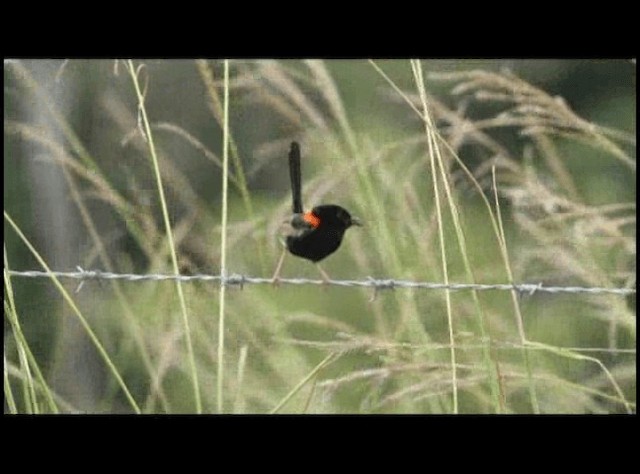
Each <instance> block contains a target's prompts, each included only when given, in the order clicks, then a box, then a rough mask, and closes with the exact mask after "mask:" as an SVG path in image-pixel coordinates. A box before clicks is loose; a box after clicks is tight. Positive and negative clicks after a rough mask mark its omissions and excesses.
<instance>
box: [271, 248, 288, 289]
mask: <svg viewBox="0 0 640 474" xmlns="http://www.w3.org/2000/svg"><path fill="white" fill-rule="evenodd" d="M286 254H287V249H282V255H280V260H278V265H277V266H276V271H275V272H273V277H272V278H271V284H272V285H273V286H278V284H279V283H280V270H281V269H282V264H283V263H284V256H285V255H286Z"/></svg>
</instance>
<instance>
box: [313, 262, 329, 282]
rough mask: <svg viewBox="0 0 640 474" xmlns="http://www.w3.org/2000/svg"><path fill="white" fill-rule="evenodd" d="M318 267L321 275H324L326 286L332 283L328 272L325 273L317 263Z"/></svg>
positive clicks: (323, 280)
mask: <svg viewBox="0 0 640 474" xmlns="http://www.w3.org/2000/svg"><path fill="white" fill-rule="evenodd" d="M316 267H318V271H319V272H320V275H322V283H323V284H324V285H325V286H326V285H328V284H329V281H331V278H330V277H329V275H328V274H327V272H325V271H324V270H323V269H322V267H321V266H320V264H319V263H316Z"/></svg>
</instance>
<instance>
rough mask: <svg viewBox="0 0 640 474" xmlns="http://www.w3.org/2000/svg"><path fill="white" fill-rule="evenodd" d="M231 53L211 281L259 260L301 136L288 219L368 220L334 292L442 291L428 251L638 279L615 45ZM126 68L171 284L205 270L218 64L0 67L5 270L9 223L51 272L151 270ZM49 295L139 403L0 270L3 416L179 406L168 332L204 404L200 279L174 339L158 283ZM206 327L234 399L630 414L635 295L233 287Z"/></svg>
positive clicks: (493, 278) (322, 408)
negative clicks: (463, 56) (351, 282)
mask: <svg viewBox="0 0 640 474" xmlns="http://www.w3.org/2000/svg"><path fill="white" fill-rule="evenodd" d="M131 68H133V69H131ZM229 68H230V79H229V84H228V92H229V130H230V134H229V143H230V147H229V150H230V172H229V227H228V229H227V238H228V242H227V245H228V249H227V256H226V262H227V268H228V272H229V273H230V274H232V273H237V274H243V275H248V276H261V277H267V278H268V277H270V276H271V275H272V273H273V270H274V268H275V265H276V262H277V260H278V257H279V255H280V252H281V244H280V243H279V235H280V227H281V224H282V222H283V221H284V220H285V219H286V218H287V217H288V215H289V212H290V206H291V202H290V199H291V198H290V183H289V176H288V168H287V153H288V149H289V144H290V142H291V141H292V140H296V141H299V142H300V143H301V147H302V157H303V161H302V173H303V198H304V199H303V202H304V203H305V207H308V208H311V207H312V206H314V205H316V204H320V203H336V204H340V205H342V206H344V207H346V208H347V209H349V211H350V212H351V213H352V214H353V215H356V216H358V217H359V218H360V219H362V220H363V221H364V222H365V226H364V227H363V228H355V229H350V230H349V231H348V232H347V234H346V236H345V241H344V242H343V244H342V247H341V248H340V249H339V250H338V251H337V252H336V253H335V254H334V255H332V256H331V257H329V258H328V259H327V260H326V261H325V262H323V268H324V269H325V270H326V271H327V272H328V273H329V275H330V276H331V277H332V278H333V279H358V280H360V279H362V280H364V279H366V278H367V277H374V278H383V279H386V278H394V279H403V280H416V281H429V282H442V281H444V274H443V263H442V258H443V257H442V255H443V251H444V253H445V255H446V257H445V261H446V268H447V276H448V279H449V281H451V282H460V283H463V282H476V283H509V281H510V279H511V278H512V279H513V281H514V282H523V283H540V282H541V283H543V284H544V285H559V286H586V287H590V286H594V287H611V288H635V253H636V250H635V223H636V219H635V216H636V206H635V196H636V194H635V193H636V185H635V182H636V169H635V166H636V165H635V160H636V154H635V151H636V148H635V147H636V139H635V134H636V123H635V117H636V99H635V87H636V84H635V77H636V65H635V61H634V60H623V59H616V60H453V59H447V60H422V61H420V62H413V63H412V62H410V61H408V60H376V61H366V60H327V61H320V60H314V61H303V60H287V61H281V60H278V61H276V60H265V59H261V60H248V59H247V60H231V61H230V62H229ZM418 69H419V71H418ZM132 71H133V74H136V75H137V76H136V77H137V80H138V82H139V84H140V87H141V89H142V93H143V95H144V109H145V111H146V114H147V116H148V118H149V122H150V129H151V133H152V139H153V144H154V145H155V149H156V151H157V155H158V160H159V166H160V169H161V173H162V178H163V185H164V191H165V195H166V199H167V206H168V213H169V217H170V221H171V225H172V231H173V237H174V240H175V249H176V252H177V257H178V264H179V268H180V271H181V273H184V274H195V273H206V274H213V275H215V274H219V273H220V258H221V255H220V240H221V237H220V236H221V227H220V222H221V209H222V206H221V202H222V167H221V160H222V138H223V130H222V116H223V113H222V110H223V100H224V81H223V61H219V60H208V61H195V60H135V61H133V62H125V61H114V60H66V61H63V60H7V59H5V62H4V84H5V87H4V210H5V225H4V235H5V239H4V251H5V252H4V256H5V263H4V266H5V270H7V269H11V270H41V269H42V267H41V266H40V264H39V263H38V260H37V259H36V258H35V257H34V255H33V254H32V252H31V251H30V250H29V249H28V248H27V247H26V246H25V244H24V242H23V241H22V240H21V239H20V238H19V237H18V235H17V234H16V231H15V229H14V228H13V227H12V226H11V225H10V224H9V223H8V221H7V218H6V217H7V214H8V215H9V216H10V218H11V219H13V221H15V223H16V225H17V226H18V227H19V228H20V230H21V231H22V232H23V233H24V235H25V236H26V238H27V239H28V240H29V241H30V242H31V243H32V245H33V246H34V247H35V249H36V250H37V251H38V252H39V253H40V255H41V256H42V258H43V259H44V260H45V261H46V263H47V265H48V266H49V267H50V268H51V269H53V270H58V271H75V270H76V268H77V267H78V266H80V267H82V268H84V269H91V270H93V269H96V270H103V271H113V272H118V273H140V274H147V273H172V272H173V267H172V262H171V252H170V247H169V243H168V240H167V235H166V231H165V227H164V222H163V217H162V210H161V206H160V199H159V194H158V189H157V185H156V178H155V175H154V171H153V166H152V162H151V159H150V153H149V138H148V137H147V136H146V132H145V130H144V126H143V119H142V114H141V111H140V107H139V103H138V98H137V96H136V89H135V87H134V81H133V79H132ZM422 87H424V89H423V91H424V95H422V96H421V89H422ZM424 100H426V103H427V106H428V109H427V111H428V114H429V116H430V117H431V119H432V120H433V122H432V124H433V126H432V127H431V128H429V127H427V128H426V129H425V123H424V122H423V120H422V119H421V117H420V114H421V113H422V111H423V110H424ZM425 130H427V131H425ZM429 130H431V132H435V131H437V133H438V134H439V135H438V138H437V139H434V141H432V142H430V138H429V137H431V136H435V135H431V134H430V132H429ZM434 146H435V147H436V148H437V150H438V154H439V155H440V157H439V160H440V161H439V163H440V164H439V166H440V168H432V163H433V162H432V160H435V159H436V158H435V155H434V152H433V147H434ZM430 150H431V151H430ZM433 169H439V170H441V172H440V171H437V172H436V174H437V180H440V184H439V188H438V190H437V196H438V197H437V198H436V194H435V193H434V184H433V183H434V179H433V173H432V171H433ZM465 170H468V172H467V171H465ZM445 176H446V183H445V181H442V180H443V179H444V177H445ZM494 180H495V183H496V187H495V188H494V186H493V182H494ZM445 184H447V185H448V186H449V187H448V188H446V187H445ZM447 189H448V191H447ZM494 191H495V195H494ZM496 196H497V197H498V200H497V201H496V199H495V197H496ZM436 199H439V200H441V201H440V202H441V215H440V217H438V209H437V206H436V205H435V202H436ZM452 209H456V211H455V212H454V211H452ZM492 216H493V218H494V219H496V221H494V220H492ZM498 221H499V223H500V225H499V226H497V225H495V222H498ZM440 226H442V235H443V237H444V249H443V248H441V243H440V237H439V236H440V230H439V229H440ZM500 228H502V229H503V233H504V241H505V242H506V254H505V248H504V246H501V245H500V242H501V237H500V230H499V229H500ZM282 277H306V278H314V279H315V278H318V277H319V276H318V272H317V269H316V268H315V267H314V266H313V265H312V264H310V263H309V262H307V261H305V260H301V259H298V258H295V257H293V256H287V258H286V260H285V263H284V267H283V273H282ZM61 282H62V283H63V284H64V286H65V288H66V289H67V290H68V291H69V293H70V294H71V296H72V298H73V301H74V302H75V303H76V305H77V307H78V309H79V311H80V312H81V314H82V315H83V317H84V318H85V319H86V321H87V323H88V325H89V326H90V327H91V329H92V331H94V332H95V335H96V337H97V339H98V340H99V341H100V344H101V345H102V346H103V347H104V350H105V351H106V354H107V355H108V358H109V359H110V361H111V362H112V363H113V366H114V367H115V369H116V371H117V373H118V374H119V375H120V376H121V379H122V383H124V384H125V385H126V387H127V388H128V390H129V392H130V395H131V397H132V398H133V399H134V400H135V404H132V402H131V400H130V398H129V397H128V396H127V395H126V393H125V392H124V391H123V389H122V385H121V384H120V383H119V382H118V380H117V377H115V376H114V374H113V370H112V369H111V368H109V367H108V365H107V364H105V360H104V357H103V356H101V354H100V351H99V349H98V348H97V347H96V344H95V342H94V341H93V340H92V339H91V338H90V337H88V335H87V330H86V328H85V327H84V326H83V324H82V323H81V322H80V320H79V319H78V317H77V315H76V313H75V311H74V310H73V308H72V307H71V306H70V304H69V302H68V301H67V302H66V301H65V300H64V299H63V297H62V296H61V293H60V291H59V289H58V288H56V286H55V285H54V284H53V283H52V281H51V280H50V279H47V278H40V279H30V278H29V279H27V278H23V277H19V276H11V277H10V278H9V277H8V275H7V273H6V272H5V324H4V356H5V412H8V411H19V412H25V411H27V412H28V411H38V412H40V411H42V412H52V411H60V412H91V413H96V412H97V413H119V412H123V413H129V412H135V411H136V407H134V405H137V409H138V410H139V411H141V412H144V413H192V412H195V411H198V409H197V408H198V407H197V402H195V396H194V383H193V379H194V376H193V371H192V369H191V367H192V365H191V362H190V356H189V353H190V351H189V344H190V347H191V350H192V351H193V362H194V363H195V367H196V370H197V374H198V377H197V379H198V382H197V383H198V386H199V388H198V392H199V394H200V396H201V399H202V401H201V404H202V411H204V412H216V410H217V407H219V406H220V405H219V404H218V402H219V401H218V400H217V397H218V392H216V386H217V384H218V383H219V379H218V370H217V367H218V363H219V360H218V357H219V353H218V342H219V341H218V332H217V331H218V305H219V297H220V290H219V285H218V283H215V282H213V283H211V282H199V283H187V284H184V285H183V288H184V291H185V300H186V309H187V314H188V318H189V320H190V325H191V330H190V336H191V341H187V338H186V335H185V329H184V325H183V313H182V310H181V305H180V302H179V298H178V293H177V291H176V285H175V283H173V282H122V281H86V282H85V283H84V284H83V285H82V287H81V289H80V291H77V292H76V290H77V288H78V281H76V280H61ZM225 314H226V325H225V351H224V360H223V361H222V363H223V365H224V368H225V371H224V373H225V374H226V375H225V377H224V380H223V381H222V382H221V383H222V388H223V400H222V402H221V404H222V407H223V411H224V412H228V413H266V412H269V411H270V410H273V409H274V407H277V409H278V411H279V412H285V413H363V414H365V413H629V412H635V386H636V365H635V358H636V353H635V341H636V338H635V334H636V332H635V320H636V313H635V295H633V296H620V295H611V294H589V295H587V294H548V293H535V294H533V295H517V294H511V293H510V292H482V293H478V294H474V293H472V292H470V291H460V292H453V293H450V294H449V297H447V294H446V292H444V291H435V290H411V289H403V288H397V289H395V290H381V291H378V292H376V293H375V294H374V292H373V291H372V290H371V289H366V288H365V289H360V288H341V287H333V286H331V287H328V288H320V287H318V286H312V285H308V286H292V285H281V286H280V287H278V288H274V287H271V286H269V285H247V286H245V287H244V288H242V289H239V288H237V287H230V288H228V290H227V293H226V311H225ZM7 399H11V400H13V401H12V403H9V404H8V402H7ZM54 407H55V408H54Z"/></svg>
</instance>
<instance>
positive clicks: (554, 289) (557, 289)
mask: <svg viewBox="0 0 640 474" xmlns="http://www.w3.org/2000/svg"><path fill="white" fill-rule="evenodd" d="M77 268H78V270H77V271H75V272H60V271H53V272H51V273H48V272H43V271H37V270H28V271H18V270H9V275H11V276H15V277H24V278H51V277H52V276H55V277H57V278H70V279H76V280H81V284H82V283H84V282H85V281H88V280H124V281H132V282H134V281H175V280H179V281H182V282H185V283H190V282H197V281H202V282H207V281H209V282H220V283H222V284H223V285H226V286H238V287H240V288H242V287H244V285H265V284H272V283H273V280H272V279H271V278H263V277H252V276H246V275H239V274H231V275H229V276H226V277H222V276H221V275H206V274H195V275H170V274H163V273H156V274H134V273H113V272H103V271H101V270H84V269H82V268H80V267H77ZM278 284H280V285H320V286H322V285H329V286H342V287H351V288H354V287H355V288H373V289H375V290H392V289H395V288H407V289H425V290H477V291H489V290H495V291H513V290H516V291H517V292H518V293H521V294H526V295H533V294H535V293H574V294H575V293H583V294H592V295H595V294H610V295H619V296H627V295H632V294H635V293H636V289H635V288H601V287H582V286H545V285H543V284H542V283H517V284H509V283H499V284H480V283H450V284H444V283H431V282H424V281H410V280H395V279H376V278H373V277H368V278H367V279H365V280H329V281H326V282H325V281H323V280H314V279H309V278H280V279H279V280H278Z"/></svg>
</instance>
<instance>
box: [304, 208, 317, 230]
mask: <svg viewBox="0 0 640 474" xmlns="http://www.w3.org/2000/svg"><path fill="white" fill-rule="evenodd" d="M303 219H304V220H305V222H307V223H308V224H309V225H310V226H311V227H313V228H314V229H317V228H318V227H319V226H320V218H319V217H318V216H316V215H315V214H314V213H313V212H312V211H309V212H307V213H305V214H304V216H303Z"/></svg>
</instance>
